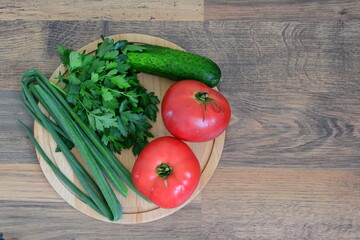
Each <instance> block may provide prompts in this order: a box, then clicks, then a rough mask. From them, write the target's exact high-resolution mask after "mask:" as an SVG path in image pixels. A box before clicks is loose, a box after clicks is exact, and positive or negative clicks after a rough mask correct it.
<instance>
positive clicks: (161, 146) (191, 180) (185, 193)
mask: <svg viewBox="0 0 360 240" xmlns="http://www.w3.org/2000/svg"><path fill="white" fill-rule="evenodd" d="M200 175H201V173H200V164H199V161H198V160H197V158H196V156H195V155H194V153H193V152H192V150H191V149H190V148H189V147H188V145H186V143H184V142H182V141H181V140H179V139H177V138H174V137H169V136H168V137H160V138H157V139H155V140H153V141H151V142H150V143H149V144H147V145H146V146H145V148H144V149H143V150H142V151H141V152H140V154H139V157H138V158H137V159H136V161H135V164H134V167H133V170H132V179H133V182H134V185H135V187H136V188H137V189H138V190H139V192H140V193H142V194H143V195H144V196H145V197H147V198H148V199H150V200H151V201H152V202H153V203H154V204H156V205H157V206H159V207H161V208H174V207H177V206H180V205H181V204H183V203H184V202H185V201H186V200H188V199H189V198H190V196H191V194H192V193H193V192H194V190H195V189H196V187H197V186H198V184H199V180H200Z"/></svg>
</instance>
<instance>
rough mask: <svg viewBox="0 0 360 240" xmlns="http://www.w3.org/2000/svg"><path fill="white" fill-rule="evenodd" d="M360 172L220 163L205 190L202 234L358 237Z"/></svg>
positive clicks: (317, 239)
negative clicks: (221, 164)
mask: <svg viewBox="0 0 360 240" xmlns="http://www.w3.org/2000/svg"><path fill="white" fill-rule="evenodd" d="M359 173H360V172H359V171H358V170H357V171H356V172H347V171H338V170H326V169H319V170H311V169H309V170H301V169H296V170H287V169H263V168H242V167H231V168H230V167H227V168H223V167H219V168H217V170H216V172H215V175H214V176H213V179H212V181H210V183H209V184H208V185H207V187H206V188H205V189H204V191H203V198H202V213H203V237H202V239H241V240H245V239H261V240H274V239H279V240H280V239H286V240H300V239H301V240H303V239H304V240H305V239H306V240H340V239H342V240H345V239H346V240H358V239H359V236H360V235H359V232H360V191H359V187H358V186H359V184H360V175H359ZM229 181H231V184H229Z"/></svg>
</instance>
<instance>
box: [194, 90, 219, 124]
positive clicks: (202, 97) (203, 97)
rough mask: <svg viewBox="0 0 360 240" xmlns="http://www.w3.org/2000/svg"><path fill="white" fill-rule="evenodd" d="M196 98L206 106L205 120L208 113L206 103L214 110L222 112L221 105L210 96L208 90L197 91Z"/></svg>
mask: <svg viewBox="0 0 360 240" xmlns="http://www.w3.org/2000/svg"><path fill="white" fill-rule="evenodd" d="M195 99H196V101H197V102H198V103H200V104H202V105H203V106H204V114H203V121H205V114H206V104H209V105H210V106H211V107H212V108H213V109H214V111H216V112H218V113H219V112H222V109H221V107H220V105H219V104H218V103H217V102H216V100H215V99H212V98H209V94H208V93H207V92H196V93H195Z"/></svg>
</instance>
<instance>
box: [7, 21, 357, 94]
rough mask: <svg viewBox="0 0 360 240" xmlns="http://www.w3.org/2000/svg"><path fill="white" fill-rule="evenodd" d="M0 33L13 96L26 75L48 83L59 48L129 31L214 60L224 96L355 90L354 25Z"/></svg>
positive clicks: (133, 26)
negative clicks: (37, 74) (36, 73)
mask: <svg viewBox="0 0 360 240" xmlns="http://www.w3.org/2000/svg"><path fill="white" fill-rule="evenodd" d="M0 29H1V31H0V40H1V41H2V42H3V43H4V44H3V45H2V46H1V50H2V59H3V60H2V64H1V65H0V82H1V83H2V84H1V85H0V89H19V85H18V81H17V79H18V78H19V76H21V74H22V73H24V72H25V71H26V70H28V69H33V68H35V69H39V70H41V71H43V72H44V73H45V74H46V75H47V76H50V74H51V73H52V72H53V71H54V69H55V68H56V67H57V66H58V65H59V63H60V61H59V58H58V54H57V53H56V51H55V48H56V46H57V45H58V44H63V45H66V46H70V47H73V48H75V49H77V48H79V47H81V46H83V45H85V44H87V43H89V42H91V41H93V40H95V39H98V38H99V37H100V35H101V34H105V35H112V34H118V33H121V32H135V33H144V34H150V35H154V36H159V37H163V38H165V39H167V40H170V41H173V42H175V43H176V44H178V45H180V46H182V47H183V48H185V49H187V50H188V51H191V52H194V53H198V54H200V55H204V56H206V57H209V58H211V59H213V60H214V61H215V62H217V63H218V64H219V65H220V67H221V69H222V72H223V82H221V83H220V85H219V87H220V89H221V90H222V91H259V90H260V91H265V90H266V91H269V90H274V91H288V90H291V91H312V92H338V93H345V92H346V93H348V92H351V93H356V92H358V91H360V85H359V84H358V83H359V81H360V74H359V73H360V70H359V69H360V54H359V53H360V45H359V44H357V43H358V42H359V41H360V23H359V22H353V21H350V22H347V21H342V20H339V21H329V22H310V23H309V22H285V23H283V22H244V21H210V22H205V23H200V22H191V23H189V22H108V23H103V22H79V21H69V22H63V21H61V22H59V21H49V22H42V21H40V22H26V21H15V22H14V21H4V22H3V24H1V25H0ZM174 29H176V31H174ZM9 35H10V36H11V39H12V41H9V40H7V39H9ZM29 39H31V42H32V44H31V45H29Z"/></svg>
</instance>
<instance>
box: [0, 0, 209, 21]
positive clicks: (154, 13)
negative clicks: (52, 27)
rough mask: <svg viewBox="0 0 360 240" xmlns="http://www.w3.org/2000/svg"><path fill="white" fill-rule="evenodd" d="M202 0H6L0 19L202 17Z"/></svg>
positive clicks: (149, 19)
mask: <svg viewBox="0 0 360 240" xmlns="http://www.w3.org/2000/svg"><path fill="white" fill-rule="evenodd" d="M203 13H204V3H203V0H185V1H172V0H163V1H145V2H144V1H142V0H134V1H124V0H122V1H121V0H106V1H91V0H81V1H72V0H63V1H50V2H49V1H46V0H37V1H36V0H29V1H12V0H3V1H2V2H1V8H0V20H15V19H23V20H32V21H33V20H47V21H49V20H65V21H69V20H83V21H89V20H113V21H173V20H176V21H202V20H203V19H204V16H203Z"/></svg>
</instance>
